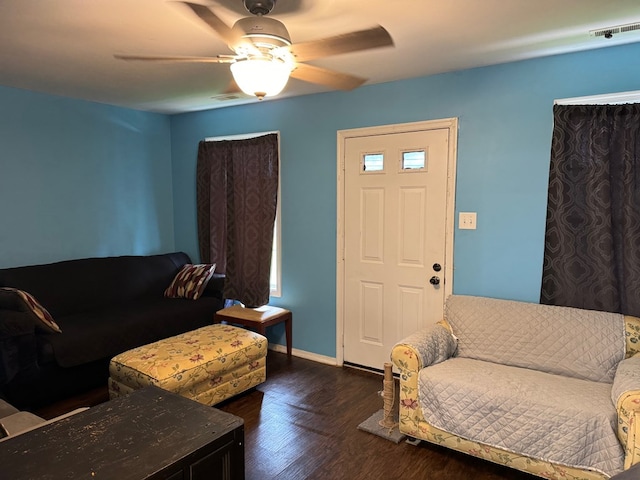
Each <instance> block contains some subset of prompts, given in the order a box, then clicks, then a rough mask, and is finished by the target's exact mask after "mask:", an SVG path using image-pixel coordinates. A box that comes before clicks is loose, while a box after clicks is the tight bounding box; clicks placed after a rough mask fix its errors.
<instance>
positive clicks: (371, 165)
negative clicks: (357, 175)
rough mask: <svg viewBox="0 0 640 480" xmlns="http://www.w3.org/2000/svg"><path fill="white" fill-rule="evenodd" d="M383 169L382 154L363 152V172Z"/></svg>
mask: <svg viewBox="0 0 640 480" xmlns="http://www.w3.org/2000/svg"><path fill="white" fill-rule="evenodd" d="M382 170H384V154H382V153H365V154H364V155H363V156H362V171H363V172H381V171H382Z"/></svg>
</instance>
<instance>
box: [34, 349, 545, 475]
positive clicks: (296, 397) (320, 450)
mask: <svg viewBox="0 0 640 480" xmlns="http://www.w3.org/2000/svg"><path fill="white" fill-rule="evenodd" d="M267 371H268V374H267V381H266V382H265V383H263V384H262V385H259V386H258V387H257V388H256V389H254V390H252V391H250V392H247V393H245V394H243V395H240V396H238V397H236V398H234V399H231V400H228V401H226V402H224V403H223V404H221V405H217V408H220V409H221V410H224V411H227V412H230V413H233V414H234V415H237V416H239V417H242V418H243V419H244V421H245V452H246V453H245V457H246V478H247V480H269V479H276V480H303V479H322V480H327V479H331V480H339V479H349V480H360V479H362V480H365V479H366V480H375V479H402V480H411V479H443V480H458V479H461V480H465V479H473V480H502V479H504V480H507V479H508V480H533V479H535V478H538V477H534V476H531V475H527V474H524V473H521V472H518V471H516V470H512V469H509V468H506V467H503V466H499V465H495V464H493V463H489V462H485V461H483V460H479V459H475V458H473V457H471V456H468V455H465V454H462V453H457V452H454V451H452V450H448V449H445V448H441V447H438V446H435V445H431V444H428V443H426V442H421V443H420V444H419V445H418V446H413V445H410V444H407V443H405V442H401V443H399V444H395V443H393V442H390V441H388V440H385V439H383V438H380V437H378V436H376V435H372V434H370V433H366V432H363V431H361V430H358V429H357V426H358V425H359V424H360V423H361V422H363V421H364V420H366V419H367V418H369V416H370V415H372V414H373V413H375V412H376V411H378V410H379V409H381V408H382V399H381V398H380V397H379V396H378V394H377V392H378V391H379V390H382V377H381V376H379V375H377V374H373V373H369V372H364V371H360V370H356V369H351V368H338V367H332V366H329V365H323V364H319V363H316V362H312V361H309V360H304V359H301V358H296V357H294V358H292V359H291V360H289V359H287V357H286V355H284V354H281V353H276V352H272V351H270V352H269V356H268V360H267ZM106 399H107V392H106V388H104V389H98V390H95V391H92V392H89V393H88V394H86V395H83V396H80V397H75V398H73V399H70V400H68V401H65V402H61V403H58V404H56V405H52V406H50V407H47V408H43V409H40V410H38V412H37V413H39V414H40V415H42V416H44V417H45V418H51V417H53V416H56V415H59V414H61V413H64V412H66V411H70V410H73V409H74V408H77V407H79V406H86V405H95V404H97V403H100V402H102V401H105V400H106Z"/></svg>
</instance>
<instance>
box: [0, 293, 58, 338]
mask: <svg viewBox="0 0 640 480" xmlns="http://www.w3.org/2000/svg"><path fill="white" fill-rule="evenodd" d="M0 290H2V291H3V292H5V293H7V294H8V295H9V296H11V297H13V300H12V304H13V305H15V306H17V307H18V308H19V309H20V310H23V311H26V312H28V313H30V314H31V316H32V318H33V319H34V323H35V325H36V327H39V328H40V329H42V330H44V331H45V332H50V333H62V330H61V329H60V327H59V326H58V324H57V323H56V322H55V320H54V319H53V317H52V316H51V314H50V313H49V312H48V311H47V309H46V308H44V307H43V306H42V305H40V303H39V302H38V301H37V300H36V299H35V298H34V297H33V295H31V294H29V293H27V292H25V291H23V290H18V289H17V288H11V287H1V288H0Z"/></svg>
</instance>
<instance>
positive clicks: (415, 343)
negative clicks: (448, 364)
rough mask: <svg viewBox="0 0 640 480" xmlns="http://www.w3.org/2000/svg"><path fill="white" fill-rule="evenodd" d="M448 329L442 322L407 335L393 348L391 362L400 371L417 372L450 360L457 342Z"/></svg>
mask: <svg viewBox="0 0 640 480" xmlns="http://www.w3.org/2000/svg"><path fill="white" fill-rule="evenodd" d="M448 327H449V326H448V325H447V324H446V323H445V322H444V321H442V322H439V323H435V324H433V325H431V326H429V327H427V328H424V329H422V330H419V331H417V332H415V333H413V334H411V335H409V336H408V337H406V338H405V339H404V340H401V341H400V342H398V343H396V345H395V346H394V347H393V349H392V350H391V361H392V362H393V363H394V364H395V366H396V367H398V368H399V369H400V370H412V371H419V370H420V369H422V368H424V367H426V366H429V365H434V364H436V363H440V362H443V361H444V360H446V359H447V358H450V357H451V356H453V354H454V353H455V351H456V347H457V340H456V338H455V336H454V335H453V334H452V333H451V330H450V328H448Z"/></svg>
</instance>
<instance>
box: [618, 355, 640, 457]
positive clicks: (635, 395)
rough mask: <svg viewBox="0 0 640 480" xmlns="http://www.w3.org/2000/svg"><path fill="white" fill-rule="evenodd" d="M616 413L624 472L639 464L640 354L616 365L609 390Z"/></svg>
mask: <svg viewBox="0 0 640 480" xmlns="http://www.w3.org/2000/svg"><path fill="white" fill-rule="evenodd" d="M611 400H612V401H613V403H614V405H615V406H616V409H617V411H618V431H617V434H618V439H619V440H620V443H621V444H622V446H623V448H624V454H625V460H624V468H625V470H626V469H628V468H629V467H631V466H632V465H635V464H636V463H640V353H638V354H636V355H634V356H633V357H630V358H627V359H625V360H622V361H621V362H620V363H619V364H618V368H617V370H616V375H615V378H614V380H613V386H612V388H611Z"/></svg>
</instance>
